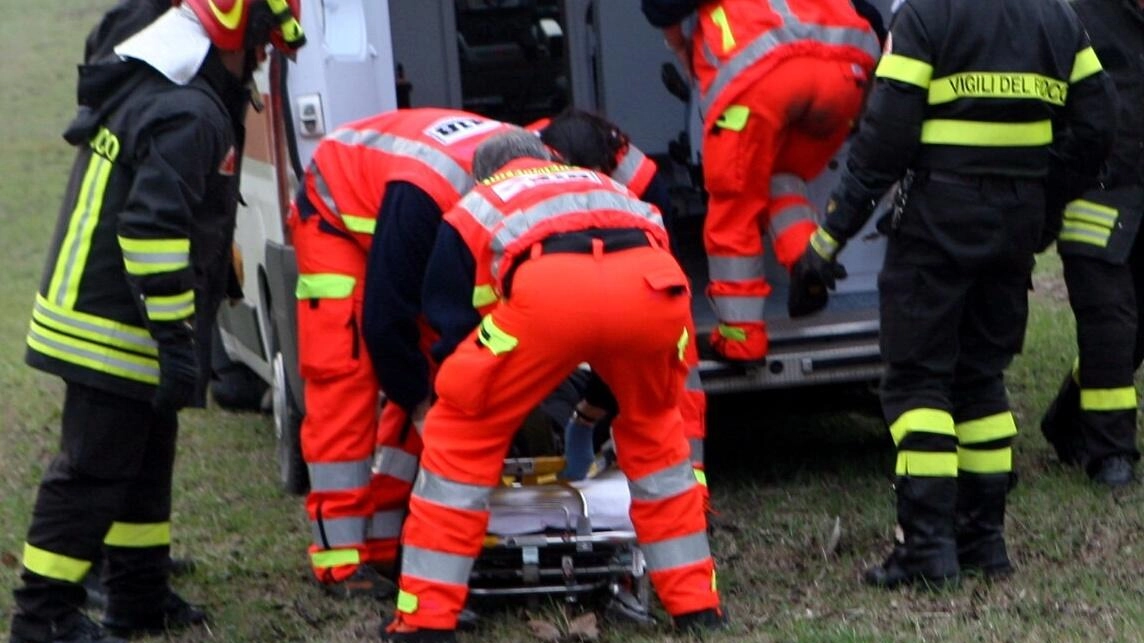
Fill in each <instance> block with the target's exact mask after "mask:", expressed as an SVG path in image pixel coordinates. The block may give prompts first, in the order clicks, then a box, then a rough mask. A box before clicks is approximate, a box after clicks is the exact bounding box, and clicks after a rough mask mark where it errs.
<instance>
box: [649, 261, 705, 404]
mask: <svg viewBox="0 0 1144 643" xmlns="http://www.w3.org/2000/svg"><path fill="white" fill-rule="evenodd" d="M644 280H645V281H647V284H648V286H651V289H652V290H654V291H656V292H662V293H664V294H665V295H667V296H668V297H670V298H673V299H674V298H680V299H682V302H681V303H682V305H684V306H689V305H690V304H689V303H686V302H687V295H689V294H690V292H691V288H690V286H689V285H688V282H687V276H686V275H684V274H683V272H682V271H681V270H678V269H676V268H664V269H661V270H657V271H655V272H650V273H648V274H646V275H644ZM692 341H693V338H692V337H691V333H690V332H689V331H688V330H687V326H686V325H684V322H683V319H681V320H680V326H679V336H678V338H677V339H676V340H675V347H674V350H673V352H672V356H671V362H670V366H669V367H668V368H667V369H666V372H665V374H664V379H665V381H664V384H663V388H662V389H661V392H662V395H663V402H664V404H666V405H668V406H674V405H676V404H678V403H679V396H680V395H682V393H683V385H684V381H685V380H686V378H687V371H688V370H689V369H688V366H687V362H686V356H687V345H688V344H689V343H690V342H692Z"/></svg>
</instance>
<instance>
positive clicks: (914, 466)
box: [894, 451, 957, 478]
mask: <svg viewBox="0 0 1144 643" xmlns="http://www.w3.org/2000/svg"><path fill="white" fill-rule="evenodd" d="M894 473H895V474H897V475H899V476H928V477H931V478H935V477H942V478H954V477H957V453H954V452H952V451H941V452H934V451H898V463H897V466H896V467H895V468H894Z"/></svg>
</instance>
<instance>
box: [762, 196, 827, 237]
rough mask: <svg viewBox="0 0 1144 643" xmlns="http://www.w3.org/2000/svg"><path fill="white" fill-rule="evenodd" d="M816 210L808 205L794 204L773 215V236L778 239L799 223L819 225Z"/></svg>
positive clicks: (771, 226)
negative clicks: (816, 219)
mask: <svg viewBox="0 0 1144 643" xmlns="http://www.w3.org/2000/svg"><path fill="white" fill-rule="evenodd" d="M815 214H816V213H815V211H814V208H812V207H810V206H809V205H807V204H806V203H793V204H791V205H788V206H787V207H785V208H783V209H781V210H779V211H778V212H774V213H772V214H771V221H770V228H771V236H772V237H778V236H781V235H782V234H783V233H784V232H786V231H787V230H789V229H790V228H791V226H794V225H797V224H799V223H803V222H806V223H817V222H816V221H815Z"/></svg>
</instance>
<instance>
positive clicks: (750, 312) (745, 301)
mask: <svg viewBox="0 0 1144 643" xmlns="http://www.w3.org/2000/svg"><path fill="white" fill-rule="evenodd" d="M710 299H711V307H712V308H714V309H715V316H716V317H718V318H719V321H722V322H757V321H762V320H763V309H764V308H765V306H766V301H767V300H766V297H762V296H759V297H723V296H719V297H716V296H712V297H711V298H710Z"/></svg>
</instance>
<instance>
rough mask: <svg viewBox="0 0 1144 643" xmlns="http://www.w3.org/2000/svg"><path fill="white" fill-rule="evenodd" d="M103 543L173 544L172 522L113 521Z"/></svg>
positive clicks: (132, 545)
mask: <svg viewBox="0 0 1144 643" xmlns="http://www.w3.org/2000/svg"><path fill="white" fill-rule="evenodd" d="M103 544H105V545H110V546H112V547H162V546H163V545H170V544H171V523H169V522H153V523H130V522H113V523H111V529H108V530H107V535H106V536H104V537H103Z"/></svg>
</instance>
